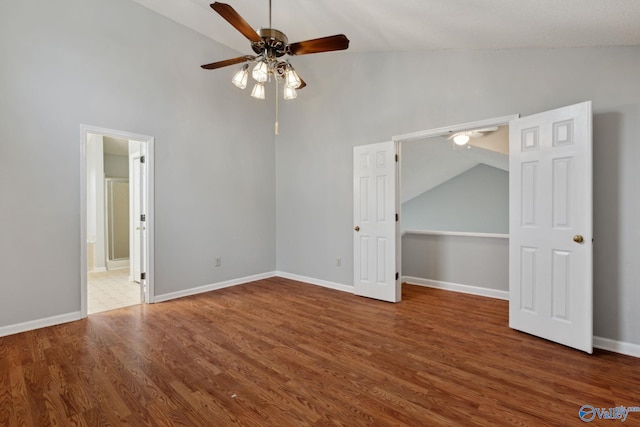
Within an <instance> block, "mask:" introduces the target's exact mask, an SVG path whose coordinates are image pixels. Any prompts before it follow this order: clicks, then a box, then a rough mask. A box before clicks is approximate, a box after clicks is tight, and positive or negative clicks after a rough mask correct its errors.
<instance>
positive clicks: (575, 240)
mask: <svg viewBox="0 0 640 427" xmlns="http://www.w3.org/2000/svg"><path fill="white" fill-rule="evenodd" d="M573 241H574V242H576V243H582V242H584V237H582V236H581V235H580V234H576V235H575V236H573Z"/></svg>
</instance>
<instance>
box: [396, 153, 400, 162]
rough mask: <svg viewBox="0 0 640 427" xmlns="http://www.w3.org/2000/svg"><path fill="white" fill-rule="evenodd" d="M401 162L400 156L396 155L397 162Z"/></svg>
mask: <svg viewBox="0 0 640 427" xmlns="http://www.w3.org/2000/svg"><path fill="white" fill-rule="evenodd" d="M399 160H400V156H399V155H397V154H396V162H397V161H399Z"/></svg>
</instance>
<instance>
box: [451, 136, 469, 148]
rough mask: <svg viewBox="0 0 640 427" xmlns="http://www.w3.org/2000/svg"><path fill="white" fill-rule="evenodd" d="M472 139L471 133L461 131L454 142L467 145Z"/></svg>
mask: <svg viewBox="0 0 640 427" xmlns="http://www.w3.org/2000/svg"><path fill="white" fill-rule="evenodd" d="M470 139H471V137H470V136H469V135H467V134H466V133H461V134H458V135H456V136H454V137H453V142H455V143H456V144H458V145H465V144H466V143H467V142H469V140H470Z"/></svg>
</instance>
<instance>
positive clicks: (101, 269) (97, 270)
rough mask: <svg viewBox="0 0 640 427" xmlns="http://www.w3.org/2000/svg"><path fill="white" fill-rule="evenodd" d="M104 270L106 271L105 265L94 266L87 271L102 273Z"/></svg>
mask: <svg viewBox="0 0 640 427" xmlns="http://www.w3.org/2000/svg"><path fill="white" fill-rule="evenodd" d="M105 271H107V267H96V268H94V269H93V270H91V271H89V273H104V272H105Z"/></svg>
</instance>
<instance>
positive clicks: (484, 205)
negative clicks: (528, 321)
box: [399, 124, 509, 300]
mask: <svg viewBox="0 0 640 427" xmlns="http://www.w3.org/2000/svg"><path fill="white" fill-rule="evenodd" d="M465 129H466V130H455V131H450V132H446V133H445V134H443V135H440V136H431V137H428V138H420V139H414V140H411V141H403V142H402V144H401V149H402V156H400V167H401V169H402V173H401V176H400V183H401V185H400V186H399V190H400V191H401V195H400V197H399V199H400V204H399V206H400V210H401V217H400V221H401V224H402V227H401V230H400V233H401V239H402V251H403V256H402V270H403V281H404V282H405V283H408V284H415V285H421V286H428V287H433V288H438V289H446V290H455V291H458V292H463V293H471V294H475V295H483V296H489V297H493V298H499V299H506V300H508V291H509V270H508V264H509V234H508V233H509V157H508V152H509V127H508V125H507V124H503V125H500V126H498V125H496V126H488V127H482V128H473V130H474V131H471V130H470V129H469V128H466V127H465ZM457 135H472V136H471V137H470V138H467V139H466V140H463V141H462V143H460V142H458V143H456V142H455V141H454V138H455V137H456V136H457Z"/></svg>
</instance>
